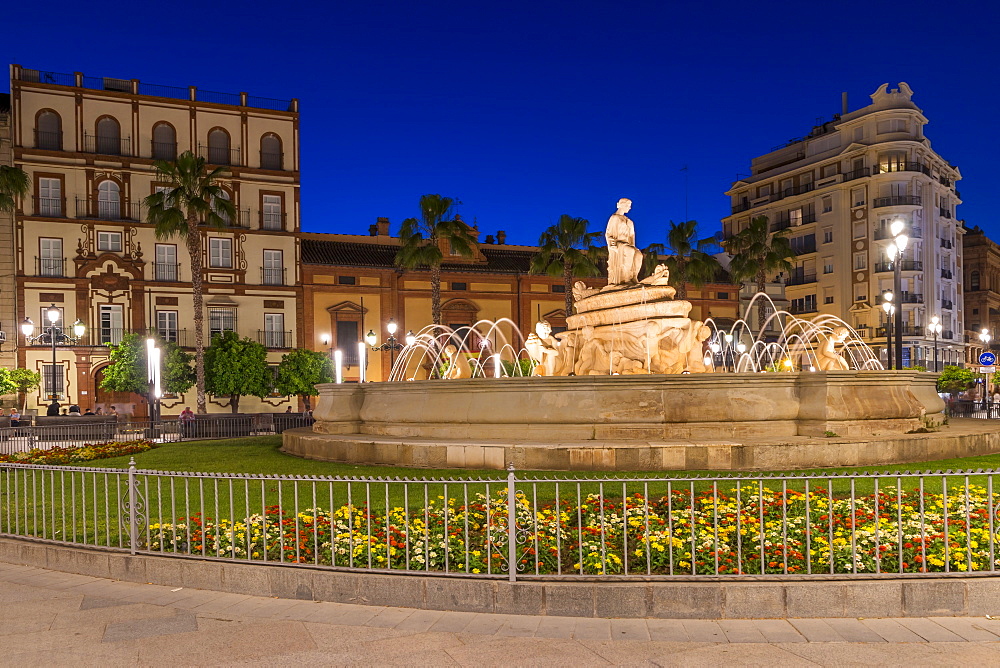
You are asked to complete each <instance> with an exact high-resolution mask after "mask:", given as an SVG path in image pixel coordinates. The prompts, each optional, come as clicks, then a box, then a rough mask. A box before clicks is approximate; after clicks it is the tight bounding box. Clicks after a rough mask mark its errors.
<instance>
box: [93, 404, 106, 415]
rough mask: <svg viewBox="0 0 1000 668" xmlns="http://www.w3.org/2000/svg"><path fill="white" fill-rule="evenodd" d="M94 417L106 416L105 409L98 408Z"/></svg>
mask: <svg viewBox="0 0 1000 668" xmlns="http://www.w3.org/2000/svg"><path fill="white" fill-rule="evenodd" d="M94 415H104V409H103V408H101V407H100V406H98V407H97V412H96V413H94Z"/></svg>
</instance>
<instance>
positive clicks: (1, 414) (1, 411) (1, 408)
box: [0, 406, 7, 417]
mask: <svg viewBox="0 0 1000 668" xmlns="http://www.w3.org/2000/svg"><path fill="white" fill-rule="evenodd" d="M5 415H7V414H6V413H4V412H3V406H0V417H3V416H5Z"/></svg>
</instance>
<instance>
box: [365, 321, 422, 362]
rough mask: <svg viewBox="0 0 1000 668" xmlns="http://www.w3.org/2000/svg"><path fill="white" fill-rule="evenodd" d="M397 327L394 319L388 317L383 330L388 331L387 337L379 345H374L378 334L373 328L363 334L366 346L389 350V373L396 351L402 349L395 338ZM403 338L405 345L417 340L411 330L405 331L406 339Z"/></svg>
mask: <svg viewBox="0 0 1000 668" xmlns="http://www.w3.org/2000/svg"><path fill="white" fill-rule="evenodd" d="M397 329H399V326H398V325H397V324H396V321H395V319H393V318H389V322H387V323H386V325H385V331H387V332H389V338H388V339H386V342H385V343H383V344H382V345H380V346H376V345H375V344H376V343H378V335H377V334H376V333H375V330H373V329H369V330H368V333H367V334H365V341H366V342H367V343H368V346H369V347H370V348H371V349H372V350H374V351H376V352H383V351H386V350H388V351H389V373H390V374H391V373H392V367H393V365H394V364H395V362H396V351H397V350H402V349H403V345H402V344H400V343H399V341H397V340H396V330H397ZM405 340H406V345H408V346H412V345H413V343H414V342H415V341H416V340H417V337H416V336H414V334H413V332H412V331H409V332H407V333H406V339H405Z"/></svg>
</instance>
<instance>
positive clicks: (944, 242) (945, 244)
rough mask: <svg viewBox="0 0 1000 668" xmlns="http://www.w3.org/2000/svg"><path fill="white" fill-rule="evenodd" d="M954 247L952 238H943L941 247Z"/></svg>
mask: <svg viewBox="0 0 1000 668" xmlns="http://www.w3.org/2000/svg"><path fill="white" fill-rule="evenodd" d="M952 247H953V244H952V242H951V240H950V239H942V240H941V248H952Z"/></svg>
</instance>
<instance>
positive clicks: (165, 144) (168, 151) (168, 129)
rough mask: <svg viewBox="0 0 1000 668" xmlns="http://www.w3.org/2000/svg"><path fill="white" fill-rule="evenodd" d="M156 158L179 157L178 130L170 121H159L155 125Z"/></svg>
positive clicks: (154, 148) (172, 158) (154, 147)
mask: <svg viewBox="0 0 1000 668" xmlns="http://www.w3.org/2000/svg"><path fill="white" fill-rule="evenodd" d="M152 156H153V159H154V160H176V159H177V132H175V131H174V126H172V125H170V123H157V124H156V125H154V126H153V151H152Z"/></svg>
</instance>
